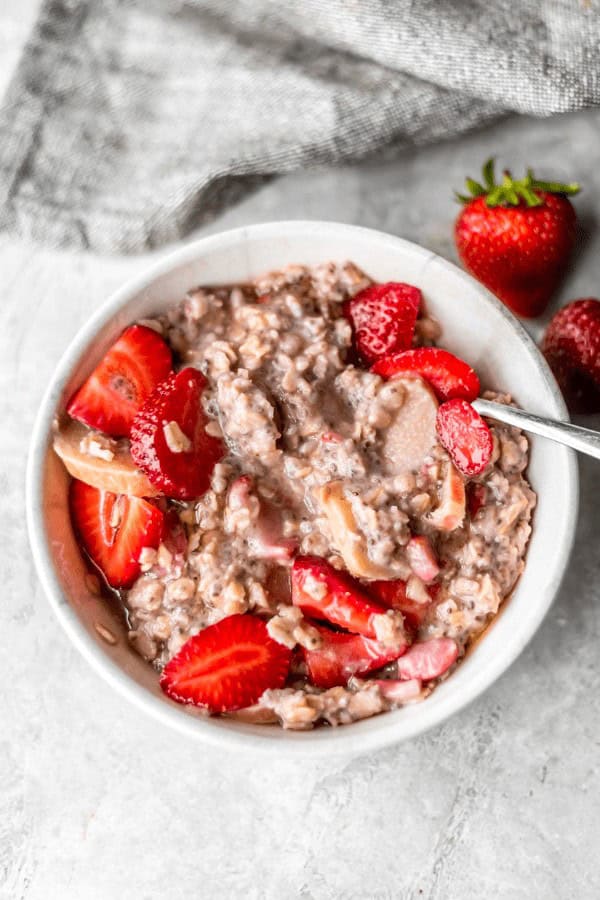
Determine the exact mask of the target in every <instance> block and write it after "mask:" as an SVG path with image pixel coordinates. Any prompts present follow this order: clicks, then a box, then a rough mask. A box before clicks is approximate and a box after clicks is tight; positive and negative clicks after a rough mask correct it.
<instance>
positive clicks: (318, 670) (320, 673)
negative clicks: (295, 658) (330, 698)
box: [303, 626, 408, 688]
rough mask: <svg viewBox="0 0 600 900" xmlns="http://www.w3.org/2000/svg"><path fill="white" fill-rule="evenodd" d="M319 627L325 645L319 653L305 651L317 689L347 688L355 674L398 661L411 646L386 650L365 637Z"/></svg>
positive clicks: (311, 677) (386, 648)
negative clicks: (343, 686)
mask: <svg viewBox="0 0 600 900" xmlns="http://www.w3.org/2000/svg"><path fill="white" fill-rule="evenodd" d="M315 627H316V628H317V630H318V632H319V634H320V635H321V646H320V647H319V649H318V650H303V654H304V661H305V663H306V668H307V670H308V677H309V679H310V682H311V684H314V685H315V687H320V688H331V687H336V686H338V685H346V684H348V679H349V678H351V677H352V676H353V675H366V674H367V673H368V672H372V671H374V670H375V669H380V668H381V667H382V666H385V665H386V664H387V663H390V662H393V661H394V660H395V659H398V657H399V656H401V655H402V654H403V653H405V652H406V648H407V646H408V645H407V644H404V645H403V646H400V647H396V648H393V647H384V646H383V645H382V644H381V643H379V641H373V640H371V639H370V638H366V637H363V635H362V634H347V633H346V632H339V631H338V632H336V631H330V630H329V629H328V628H323V627H321V626H315Z"/></svg>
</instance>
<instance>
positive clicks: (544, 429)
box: [473, 400, 600, 459]
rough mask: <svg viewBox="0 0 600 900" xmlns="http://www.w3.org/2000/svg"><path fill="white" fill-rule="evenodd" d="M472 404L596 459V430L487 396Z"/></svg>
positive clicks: (599, 443)
mask: <svg viewBox="0 0 600 900" xmlns="http://www.w3.org/2000/svg"><path fill="white" fill-rule="evenodd" d="M473 406H474V407H475V409H476V410H477V412H478V413H479V414H480V415H482V416H489V417H490V419H497V420H498V422H505V423H506V424H507V425H516V427H517V428H522V429H523V431H530V432H531V433H532V434H539V435H540V436H541V437H545V438H550V440H551V441H556V442H557V443H559V444H565V445H566V446H567V447H572V448H573V450H578V451H579V452H580V453H587V455H588V456H595V457H596V459H600V431H592V429H591V428H581V427H580V426H579V425H571V424H570V423H569V422H558V421H556V419H545V418H543V417H542V416H534V415H533V414H532V413H528V412H524V411H523V410H522V409H515V407H514V406H504V404H502V403H492V401H491V400H475V401H474V403H473Z"/></svg>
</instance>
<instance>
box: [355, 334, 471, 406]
mask: <svg viewBox="0 0 600 900" xmlns="http://www.w3.org/2000/svg"><path fill="white" fill-rule="evenodd" d="M371 371H372V372H374V373H375V374H376V375H381V377H382V378H385V379H388V378H393V377H394V376H395V375H400V376H411V375H420V377H421V378H424V379H425V381H427V382H428V383H429V384H430V385H431V387H432V388H433V390H434V391H435V393H436V395H437V397H438V399H439V400H451V399H453V398H454V397H461V398H462V399H463V400H475V398H476V397H478V396H479V390H480V384H479V378H478V377H477V373H476V372H475V370H474V369H472V368H471V366H469V365H468V364H467V363H466V362H464V361H463V360H462V359H459V358H458V356H454V354H452V353H449V352H448V350H442V349H441V347H417V348H415V349H414V350H405V351H404V352H403V353H394V354H393V355H392V356H386V357H385V358H384V359H380V360H379V361H378V362H376V363H375V365H374V366H373V367H372V369H371Z"/></svg>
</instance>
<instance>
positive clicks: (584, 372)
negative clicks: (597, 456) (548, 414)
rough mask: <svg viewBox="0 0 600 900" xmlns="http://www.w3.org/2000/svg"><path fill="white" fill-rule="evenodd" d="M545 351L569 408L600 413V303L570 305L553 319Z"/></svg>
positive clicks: (572, 303) (586, 299)
mask: <svg viewBox="0 0 600 900" xmlns="http://www.w3.org/2000/svg"><path fill="white" fill-rule="evenodd" d="M542 350H543V351H544V354H545V356H546V359H547V360H548V362H549V363H550V366H551V368H552V371H553V372H554V374H555V376H556V380H557V381H558V383H559V385H560V387H561V390H562V392H563V394H564V395H565V399H566V401H567V403H568V405H569V409H570V410H572V411H573V412H581V413H593V412H600V301H599V300H596V299H595V298H594V297H587V298H585V299H583V300H573V301H572V302H571V303H567V305H566V306H564V307H563V308H562V309H560V310H559V311H558V312H557V313H556V315H555V316H554V317H553V318H552V319H551V320H550V324H549V325H548V328H547V329H546V333H545V335H544V340H543V342H542Z"/></svg>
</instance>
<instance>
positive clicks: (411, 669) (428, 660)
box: [397, 638, 458, 681]
mask: <svg viewBox="0 0 600 900" xmlns="http://www.w3.org/2000/svg"><path fill="white" fill-rule="evenodd" d="M457 658H458V646H457V644H456V642H455V641H453V640H452V638H432V639H431V640H429V641H422V642H421V643H417V644H413V645H412V647H411V648H410V649H409V651H408V652H407V653H405V654H404V656H403V657H402V658H401V659H399V660H398V663H397V667H398V669H397V672H398V678H399V679H400V680H401V681H409V680H411V679H413V678H419V679H421V681H429V680H430V679H432V678H439V677H440V675H443V674H444V672H446V671H447V670H448V669H449V668H450V666H451V665H453V663H455V662H456V660H457Z"/></svg>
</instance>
